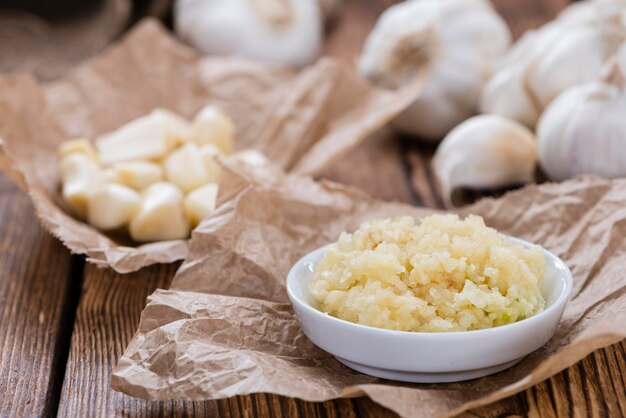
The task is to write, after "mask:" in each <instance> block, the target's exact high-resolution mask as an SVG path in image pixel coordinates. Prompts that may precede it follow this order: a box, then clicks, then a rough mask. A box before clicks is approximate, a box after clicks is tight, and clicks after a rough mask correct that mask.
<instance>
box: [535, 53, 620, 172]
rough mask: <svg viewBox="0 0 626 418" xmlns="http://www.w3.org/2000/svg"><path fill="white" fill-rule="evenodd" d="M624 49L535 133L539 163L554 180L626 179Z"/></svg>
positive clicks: (554, 106)
mask: <svg viewBox="0 0 626 418" xmlns="http://www.w3.org/2000/svg"><path fill="white" fill-rule="evenodd" d="M625 80H626V45H625V46H623V47H622V48H620V50H619V52H618V54H617V56H616V57H615V60H613V61H611V62H610V63H609V65H608V67H607V68H606V71H605V73H604V74H603V77H602V79H601V80H599V81H596V82H592V83H588V84H584V85H581V86H576V87H572V88H570V89H568V90H566V91H565V92H563V93H562V94H561V95H560V96H559V97H558V98H557V99H556V100H554V101H553V102H552V103H551V104H550V106H548V108H547V109H546V110H545V112H544V113H543V114H542V116H541V119H540V120H539V124H538V128H537V140H538V148H539V162H540V165H541V168H542V170H543V171H544V172H545V173H546V175H547V176H548V177H549V178H550V179H552V180H557V181H561V180H566V179H569V178H572V177H574V176H577V175H580V174H596V175H599V176H602V177H606V178H616V177H624V176H626V147H625V146H624V138H626V124H625V123H624V121H625V119H624V115H626V81H625Z"/></svg>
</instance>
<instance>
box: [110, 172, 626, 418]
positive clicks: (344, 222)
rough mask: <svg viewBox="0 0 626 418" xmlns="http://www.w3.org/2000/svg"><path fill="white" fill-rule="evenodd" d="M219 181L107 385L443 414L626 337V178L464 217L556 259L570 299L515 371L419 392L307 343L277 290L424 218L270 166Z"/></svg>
mask: <svg viewBox="0 0 626 418" xmlns="http://www.w3.org/2000/svg"><path fill="white" fill-rule="evenodd" d="M226 172H227V181H228V182H229V183H230V190H232V191H234V195H233V196H232V197H231V198H230V199H229V201H228V202H227V203H225V204H224V205H222V206H221V207H220V208H219V210H218V211H217V212H216V213H215V215H214V216H212V217H211V218H209V219H208V220H205V221H204V222H203V223H202V224H201V225H200V227H199V228H197V229H196V231H195V233H194V235H193V238H192V241H191V249H190V254H189V256H188V258H187V259H186V261H185V262H184V263H183V265H182V266H181V268H180V270H179V272H178V273H177V275H176V276H175V278H174V280H173V283H172V285H171V288H170V289H169V290H157V291H156V292H155V293H153V294H152V295H151V296H150V297H149V298H148V304H147V307H146V308H145V310H144V311H143V313H142V316H141V322H140V325H139V329H138V331H137V333H136V334H135V336H134V338H133V339H132V341H131V342H130V344H129V346H128V348H127V349H126V352H125V353H124V355H123V356H122V358H121V359H120V361H119V363H118V366H117V369H116V370H115V371H114V374H113V377H112V383H111V384H112V386H113V388H114V389H116V390H119V391H122V392H125V393H127V394H129V395H132V396H136V397H140V398H144V399H152V400H166V399H190V400H203V399H216V398H224V397H229V396H233V395H242V394H248V393H253V392H270V393H277V394H280V395H285V396H291V397H297V398H301V399H305V400H309V401H323V400H327V399H332V398H337V397H353V396H363V395H366V396H369V397H370V398H371V399H373V400H374V401H375V402H378V403H379V404H381V405H383V406H385V407H387V408H390V409H392V410H393V411H395V412H397V413H398V414H400V415H401V416H404V417H433V416H451V415H454V414H457V413H460V412H463V411H464V410H467V409H469V408H472V407H477V406H480V405H484V404H487V403H490V402H493V401H496V400H498V399H501V398H504V397H507V396H510V395H512V394H514V393H516V392H519V391H522V390H524V389H525V388H527V387H529V386H532V385H534V384H536V383H538V382H541V381H542V380H544V379H546V378H548V377H550V376H552V375H554V374H555V373H557V372H559V371H561V370H563V369H565V368H567V367H569V366H570V365H572V364H574V363H575V362H577V361H578V360H580V359H582V358H583V357H585V356H586V355H587V354H588V353H590V352H592V351H593V350H595V349H597V348H600V347H603V346H607V345H610V344H612V343H615V342H617V341H620V340H621V339H623V338H624V337H626V326H625V324H626V322H625V321H626V278H625V274H624V266H625V265H626V240H624V236H626V205H624V202H625V201H626V180H613V181H607V180H600V179H597V178H591V177H584V178H579V179H576V180H572V181H569V182H565V183H562V184H545V185H541V186H530V187H527V188H525V189H523V190H521V191H516V192H512V193H509V194H507V195H506V196H505V197H503V198H501V199H498V200H493V199H487V200H483V201H481V202H479V203H477V204H475V205H474V206H470V207H468V208H467V209H464V210H462V212H461V213H462V214H463V215H465V214H468V213H477V214H480V215H482V216H483V217H484V218H485V220H486V222H487V224H488V225H490V226H493V227H496V228H498V229H499V230H501V231H503V232H506V233H509V234H512V235H515V236H519V237H522V238H525V239H528V240H531V241H534V242H537V243H540V244H541V245H543V246H545V247H546V248H547V249H549V250H551V251H553V252H554V253H556V254H557V255H559V256H560V257H562V258H563V259H564V260H565V261H566V263H567V264H568V266H569V267H570V268H571V270H572V273H573V275H574V289H573V294H572V298H571V300H570V302H569V303H568V304H567V307H566V309H565V313H564V316H563V319H562V321H561V323H560V325H559V328H558V331H557V333H556V335H555V336H554V337H553V338H552V339H551V340H550V341H549V342H548V343H547V344H546V345H545V346H544V347H542V348H540V349H539V350H537V351H536V352H534V353H532V354H531V355H529V356H528V357H527V358H526V359H525V360H523V361H522V362H521V363H519V364H518V365H516V366H514V367H513V368H510V369H508V370H506V371H503V372H500V373H498V374H495V375H492V376H488V377H484V378H481V379H477V380H472V381H468V382H461V383H453V384H429V385H427V384H405V383H398V382H392V381H385V380H381V379H377V378H374V377H369V376H366V375H363V374H360V373H357V372H354V371H352V370H350V369H348V368H347V367H345V366H343V365H342V364H340V363H339V362H337V361H336V360H335V359H334V358H333V357H332V356H330V355H329V354H327V353H326V352H324V351H322V350H320V349H318V348H316V347H315V346H313V344H312V343H311V342H310V341H309V340H308V339H307V338H306V337H305V336H304V334H303V333H302V331H301V329H300V327H299V325H298V322H297V320H296V318H295V315H294V313H293V311H292V309H291V306H290V305H289V303H288V302H287V295H286V291H285V289H284V280H285V277H286V275H287V272H288V270H289V268H290V267H291V265H292V264H293V263H294V262H295V261H297V259H299V258H300V257H301V256H303V255H304V254H306V253H307V252H309V251H311V250H313V249H315V248H317V247H319V246H321V245H324V244H326V243H329V242H331V241H334V240H336V238H337V237H338V234H339V233H340V231H343V230H346V229H347V230H350V229H353V228H355V227H357V226H358V225H359V224H360V223H361V222H362V221H363V220H365V219H368V218H372V217H379V216H396V215H399V214H410V215H413V216H416V217H419V216H422V215H424V214H426V213H430V211H428V210H425V209H419V208H415V207H411V206H407V205H404V204H398V203H383V202H380V201H376V200H373V199H371V198H369V197H367V196H366V195H364V194H362V193H361V192H358V191H355V190H353V189H350V188H347V187H343V186H339V185H337V184H333V183H328V182H323V183H316V182H313V181H311V180H309V179H306V178H302V177H297V176H293V175H292V176H288V177H287V176H282V175H280V173H277V172H271V171H270V170H263V169H261V170H255V171H254V172H248V173H244V172H242V171H241V170H239V169H233V168H228V167H227V169H226ZM486 343H488V342H486Z"/></svg>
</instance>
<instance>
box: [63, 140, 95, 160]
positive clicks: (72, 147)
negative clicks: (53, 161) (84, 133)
mask: <svg viewBox="0 0 626 418" xmlns="http://www.w3.org/2000/svg"><path fill="white" fill-rule="evenodd" d="M73 153H79V154H84V155H86V156H88V157H89V158H91V159H92V160H94V161H98V154H97V153H96V149H95V148H94V146H93V144H92V143H91V142H90V141H89V140H87V139H84V138H79V139H71V140H69V141H65V142H63V143H62V144H61V145H59V158H64V157H67V156H68V155H69V154H73Z"/></svg>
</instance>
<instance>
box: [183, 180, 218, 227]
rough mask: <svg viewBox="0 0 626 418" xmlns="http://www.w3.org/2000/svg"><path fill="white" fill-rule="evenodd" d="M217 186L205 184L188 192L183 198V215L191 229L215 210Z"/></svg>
mask: <svg viewBox="0 0 626 418" xmlns="http://www.w3.org/2000/svg"><path fill="white" fill-rule="evenodd" d="M217 191H218V185H217V184H207V185H204V186H202V187H200V188H198V189H196V190H193V191H191V192H189V194H188V195H187V196H186V197H185V213H186V214H187V219H188V220H189V223H190V224H191V227H192V228H195V227H196V226H197V225H198V224H199V223H200V221H202V220H203V219H204V218H207V217H208V216H209V215H210V214H211V213H213V211H214V210H215V204H216V202H217Z"/></svg>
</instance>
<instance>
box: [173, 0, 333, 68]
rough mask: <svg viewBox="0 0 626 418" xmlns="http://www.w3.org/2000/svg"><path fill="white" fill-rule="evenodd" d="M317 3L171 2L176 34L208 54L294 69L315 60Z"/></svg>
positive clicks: (296, 0)
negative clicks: (173, 3) (244, 58)
mask: <svg viewBox="0 0 626 418" xmlns="http://www.w3.org/2000/svg"><path fill="white" fill-rule="evenodd" d="M322 26H323V25H322V19H321V15H320V10H319V4H318V0H177V1H176V4H175V6H174V31H175V32H176V34H177V35H178V36H179V37H180V38H182V39H183V40H185V41H186V42H188V43H189V44H191V45H192V46H194V47H195V48H197V49H199V50H200V51H202V52H205V53H208V54H217V55H237V56H241V57H246V58H252V59H255V60H259V61H263V62H266V63H270V64H277V65H283V66H288V67H294V68H299V67H302V66H304V65H307V64H309V63H311V62H313V61H314V60H315V58H316V57H317V54H318V51H319V49H320V45H321V42H322V35H323V33H322V32H323V28H322Z"/></svg>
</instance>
